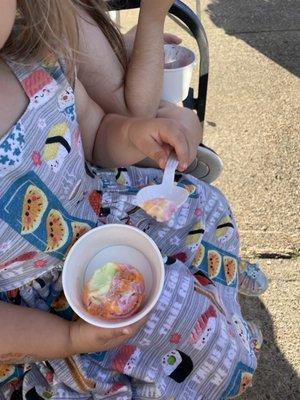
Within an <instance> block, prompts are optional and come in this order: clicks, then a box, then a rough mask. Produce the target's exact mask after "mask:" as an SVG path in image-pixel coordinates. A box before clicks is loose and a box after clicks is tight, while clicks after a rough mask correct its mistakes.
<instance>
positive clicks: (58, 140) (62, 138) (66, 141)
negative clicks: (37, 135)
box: [43, 122, 71, 173]
mask: <svg viewBox="0 0 300 400" xmlns="http://www.w3.org/2000/svg"><path fill="white" fill-rule="evenodd" d="M70 143H71V134H70V130H69V128H68V125H67V124H66V123H65V122H63V123H60V124H56V125H54V126H53V127H52V128H51V129H50V131H49V133H48V137H47V139H46V143H45V147H44V152H43V160H44V161H46V163H47V164H48V165H49V167H50V168H51V169H52V171H53V172H55V173H56V172H58V171H59V170H60V169H61V167H62V165H63V162H64V160H65V158H66V157H67V155H68V154H69V153H70V152H71V146H70Z"/></svg>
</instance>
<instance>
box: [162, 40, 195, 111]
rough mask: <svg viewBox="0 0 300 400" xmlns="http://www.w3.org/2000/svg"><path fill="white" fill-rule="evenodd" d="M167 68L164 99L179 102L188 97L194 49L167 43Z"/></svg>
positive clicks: (193, 63) (165, 48) (163, 92)
mask: <svg viewBox="0 0 300 400" xmlns="http://www.w3.org/2000/svg"><path fill="white" fill-rule="evenodd" d="M164 50H165V69H164V82H163V89H162V100H165V101H169V102H171V103H179V102H181V101H183V100H184V99H186V98H187V96H188V93H189V87H190V83H191V79H192V73H193V68H194V66H195V60H196V56H195V53H193V52H192V50H190V49H188V48H186V47H183V46H177V45H173V44H165V46H164Z"/></svg>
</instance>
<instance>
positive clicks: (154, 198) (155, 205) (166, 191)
mask: <svg viewBox="0 0 300 400" xmlns="http://www.w3.org/2000/svg"><path fill="white" fill-rule="evenodd" d="M177 167H178V159H177V157H176V156H175V154H171V155H170V157H169V158H168V161H167V164H166V168H165V171H164V175H163V180H162V183H161V184H160V185H151V186H146V187H144V188H143V189H141V190H140V191H139V192H138V193H137V195H136V203H137V205H138V206H139V207H141V208H142V209H143V210H144V211H146V212H147V213H148V214H149V215H150V216H152V217H154V218H155V219H156V220H157V221H158V222H164V221H167V220H169V219H170V218H171V217H172V215H173V214H174V213H175V212H176V211H177V209H178V208H179V207H181V206H182V204H183V203H184V202H185V201H186V200H187V198H188V196H189V192H188V191H187V190H186V189H184V188H182V187H180V186H176V185H175V184H174V176H175V171H176V168H177Z"/></svg>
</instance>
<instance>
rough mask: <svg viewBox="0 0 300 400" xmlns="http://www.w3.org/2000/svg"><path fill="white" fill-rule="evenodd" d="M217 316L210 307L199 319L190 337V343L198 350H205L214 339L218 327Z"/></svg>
mask: <svg viewBox="0 0 300 400" xmlns="http://www.w3.org/2000/svg"><path fill="white" fill-rule="evenodd" d="M216 316H217V313H216V310H215V309H214V307H213V306H212V305H210V306H209V307H208V309H207V310H206V311H205V312H204V313H203V314H202V315H200V317H199V318H198V319H197V321H196V324H195V326H194V328H193V330H192V332H191V334H190V337H189V343H190V344H191V345H192V346H193V347H194V348H196V349H197V350H201V349H203V347H205V346H206V344H207V343H208V342H209V341H210V339H211V338H212V336H213V334H214V332H215V329H216V325H217V323H216Z"/></svg>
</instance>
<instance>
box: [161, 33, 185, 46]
mask: <svg viewBox="0 0 300 400" xmlns="http://www.w3.org/2000/svg"><path fill="white" fill-rule="evenodd" d="M164 41H165V43H166V44H180V43H181V42H182V39H181V38H180V37H178V36H176V35H173V33H168V32H166V33H164Z"/></svg>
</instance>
